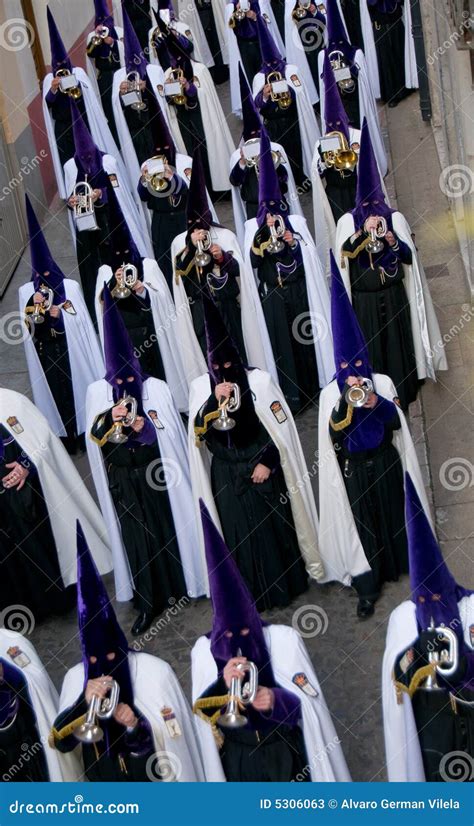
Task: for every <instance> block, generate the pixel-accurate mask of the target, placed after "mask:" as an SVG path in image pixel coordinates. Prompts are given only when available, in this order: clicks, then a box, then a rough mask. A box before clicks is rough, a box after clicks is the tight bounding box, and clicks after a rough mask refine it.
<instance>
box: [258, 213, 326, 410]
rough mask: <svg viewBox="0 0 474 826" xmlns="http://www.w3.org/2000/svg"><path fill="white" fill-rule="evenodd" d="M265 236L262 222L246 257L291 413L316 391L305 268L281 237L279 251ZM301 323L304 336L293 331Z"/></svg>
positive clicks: (310, 399)
mask: <svg viewBox="0 0 474 826" xmlns="http://www.w3.org/2000/svg"><path fill="white" fill-rule="evenodd" d="M269 238H270V229H269V227H267V225H266V224H264V225H263V226H262V227H260V229H258V230H257V233H256V234H255V238H254V241H253V246H252V251H251V254H250V258H251V262H252V267H254V269H255V270H256V272H257V278H258V282H259V295H260V300H261V302H262V308H263V314H264V316H265V321H266V324H267V329H268V334H269V336H270V342H271V345H272V350H273V355H274V357H275V364H276V367H277V371H278V381H279V384H280V387H281V389H282V390H283V393H284V394H285V398H286V400H287V402H288V404H289V405H290V408H291V410H292V411H293V412H294V413H297V412H300V411H301V410H303V409H304V408H305V407H306V406H307V405H308V404H311V403H312V402H313V401H314V399H315V397H316V396H317V395H318V393H319V381H318V367H317V362H316V354H315V350H314V345H313V342H312V336H311V334H310V331H309V330H308V329H307V327H306V323H304V321H305V319H306V321H309V320H310V309H309V301H308V292H307V289H306V273H305V268H304V264H303V259H302V255H301V250H300V249H298V248H296V249H295V250H294V251H293V250H291V248H290V246H289V245H288V244H287V243H285V248H284V249H283V250H282V252H279V253H276V254H270V253H269V252H266V250H265V243H266V242H267V241H268V240H269ZM299 320H301V321H299ZM301 323H303V325H304V328H305V334H304V337H302V336H301V335H299V334H298V332H299V329H298V328H299V326H300V324H301Z"/></svg>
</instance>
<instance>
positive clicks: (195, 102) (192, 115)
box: [167, 82, 213, 195]
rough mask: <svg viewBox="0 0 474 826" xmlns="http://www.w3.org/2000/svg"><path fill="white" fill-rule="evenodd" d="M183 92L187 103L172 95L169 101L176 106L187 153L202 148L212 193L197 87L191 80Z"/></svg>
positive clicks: (192, 153) (207, 152)
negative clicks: (177, 102)
mask: <svg viewBox="0 0 474 826" xmlns="http://www.w3.org/2000/svg"><path fill="white" fill-rule="evenodd" d="M183 94H184V95H185V97H186V103H185V104H181V105H180V104H175V103H174V102H173V99H172V98H170V97H167V101H168V103H169V104H170V105H171V106H174V108H175V112H176V117H177V120H178V125H179V129H180V132H181V136H182V138H183V141H184V145H185V147H186V152H187V154H188V155H189V156H190V157H191V158H192V157H193V155H194V151H195V149H197V147H199V148H200V149H201V159H202V163H203V167H204V176H205V178H206V187H207V190H208V192H209V194H211V195H212V193H213V190H212V178H211V167H210V159H209V149H208V146H207V143H206V135H205V132H204V124H203V122H202V112H201V106H200V103H199V94H198V90H197V87H196V86H195V84H194V83H192V82H191V83H190V85H189V87H188V89H186V90H185V91H184V92H183ZM211 153H212V147H211ZM211 157H212V155H211Z"/></svg>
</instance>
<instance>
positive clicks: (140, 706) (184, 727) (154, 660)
mask: <svg viewBox="0 0 474 826" xmlns="http://www.w3.org/2000/svg"><path fill="white" fill-rule="evenodd" d="M128 662H129V667H130V674H131V677H132V688H133V700H134V704H135V705H136V707H137V710H138V711H139V712H140V713H141V714H143V715H144V717H146V719H147V720H148V722H149V724H150V726H151V728H152V732H153V740H154V746H155V754H156V763H155V761H153V760H151V758H150V762H151V765H150V773H151V776H153V777H157V779H158V775H159V772H160V770H161V771H162V774H163V778H162V779H163V780H164V781H165V782H168V783H201V782H202V781H203V780H204V772H203V768H202V762H201V755H200V753H199V749H198V746H197V743H196V731H195V727H194V720H193V715H192V713H191V711H190V709H189V706H188V704H187V702H186V698H185V696H184V694H183V691H182V689H181V686H180V684H179V682H178V680H177V678H176V674H175V673H174V671H173V669H172V668H171V666H170V665H168V663H167V662H165V661H164V660H160V659H158V657H153V656H152V655H151V654H145V653H141V652H140V653H138V654H136V653H134V652H130V653H129V655H128ZM83 690H84V666H83V664H82V663H78V664H77V665H75V666H73V667H72V668H70V669H69V671H68V672H67V673H66V676H65V678H64V682H63V686H62V689H61V696H60V698H59V712H60V713H61V712H63V711H66V709H68V708H71V706H73V705H74V704H75V703H76V702H77V700H78V698H79V697H80V696H81V694H82V692H83ZM165 707H167V708H171V709H172V710H173V711H174V714H175V716H176V720H177V722H178V724H179V727H180V729H181V734H180V735H179V736H178V737H171V736H170V732H169V730H168V728H167V726H166V723H165V721H164V720H163V716H162V709H164V708H165ZM74 751H77V752H78V753H79V754H80V753H81V746H80V743H79V742H78V749H77V750H76V749H75V750H74ZM64 756H65V755H63V754H61V755H60V759H63V758H64ZM81 762H82V760H81ZM156 764H157V765H156Z"/></svg>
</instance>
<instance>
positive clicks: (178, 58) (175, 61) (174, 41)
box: [166, 34, 194, 81]
mask: <svg viewBox="0 0 474 826" xmlns="http://www.w3.org/2000/svg"><path fill="white" fill-rule="evenodd" d="M180 37H181V35H179V36H178V37H176V36H174V35H172V34H169V35H168V37H167V39H166V48H167V50H168V54H169V58H170V66H173V68H174V67H176V66H179V68H180V69H182V70H183V72H184V76H185V78H186V80H188V81H191V80H192V79H193V77H194V69H193V64H192V62H191V58H190V57H189V55H188V53H187V51H186V49H184V48H183V46H182V45H181V43H180V41H179V38H180Z"/></svg>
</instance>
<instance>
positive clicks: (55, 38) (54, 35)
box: [46, 6, 72, 74]
mask: <svg viewBox="0 0 474 826" xmlns="http://www.w3.org/2000/svg"><path fill="white" fill-rule="evenodd" d="M46 17H47V21H48V32H49V43H50V47H51V67H52V70H53V74H56V72H57V70H58V69H59V68H63V69H69V71H72V63H71V60H70V58H69V55H68V53H67V50H66V47H65V46H64V42H63V39H62V37H61V35H60V32H59V29H58V27H57V25H56V21H55V19H54V17H53V13H52V11H51V9H50V7H49V6H46Z"/></svg>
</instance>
